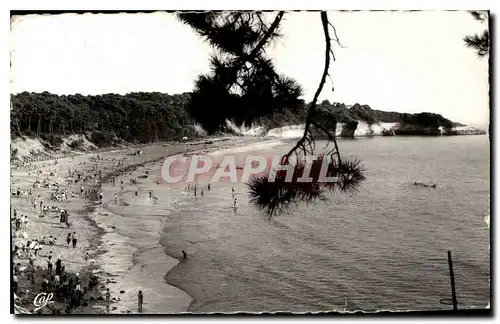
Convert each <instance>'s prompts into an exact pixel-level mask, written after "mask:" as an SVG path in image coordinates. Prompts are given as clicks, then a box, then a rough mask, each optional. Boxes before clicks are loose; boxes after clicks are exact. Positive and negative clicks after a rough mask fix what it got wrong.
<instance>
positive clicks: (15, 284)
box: [12, 273, 17, 294]
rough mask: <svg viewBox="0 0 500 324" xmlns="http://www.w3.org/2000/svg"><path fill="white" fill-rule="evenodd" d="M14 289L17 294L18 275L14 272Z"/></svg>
mask: <svg viewBox="0 0 500 324" xmlns="http://www.w3.org/2000/svg"><path fill="white" fill-rule="evenodd" d="M12 290H13V291H14V293H15V294H17V276H16V274H15V273H14V276H13V277H12Z"/></svg>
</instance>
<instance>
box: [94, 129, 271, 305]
mask: <svg viewBox="0 0 500 324" xmlns="http://www.w3.org/2000/svg"><path fill="white" fill-rule="evenodd" d="M266 140H271V141H275V140H274V139H264V138H255V137H252V138H246V139H243V140H242V143H240V146H238V147H246V146H252V145H259V143H262V142H266ZM225 142H226V141H225V140H220V141H213V143H210V144H209V145H205V144H206V142H203V141H202V142H200V143H196V144H194V145H193V144H177V145H174V146H173V149H172V147H169V150H168V152H160V153H159V154H158V153H156V152H155V154H151V153H150V154H148V152H145V153H143V156H144V158H142V159H141V158H139V159H140V161H137V162H136V163H130V164H128V165H125V166H124V167H121V168H118V169H116V168H115V169H113V170H110V172H107V173H105V174H103V181H102V183H103V189H105V190H104V201H106V203H103V206H102V208H103V209H102V210H101V211H98V210H97V209H98V208H99V207H98V206H97V207H96V208H95V209H94V212H93V213H89V214H88V217H89V219H90V220H91V221H92V222H93V224H94V225H95V226H96V227H98V228H99V229H100V230H101V231H102V233H103V235H102V237H101V240H102V241H103V242H102V246H103V245H104V244H105V243H104V241H105V236H112V237H113V242H114V243H115V244H118V245H119V244H125V243H123V242H122V243H117V242H118V241H120V242H121V240H120V239H118V237H120V236H122V234H121V233H119V230H120V225H119V224H116V226H112V225H111V228H112V229H110V224H111V223H112V222H113V220H112V217H114V216H119V215H114V211H113V210H112V209H110V208H109V207H108V205H110V204H111V201H112V197H111V196H110V195H109V194H110V192H108V191H109V189H111V188H110V186H109V183H110V181H111V180H112V179H113V178H118V177H122V178H123V177H128V175H129V174H133V173H136V172H137V173H140V172H141V170H144V169H147V168H150V167H152V166H154V165H155V164H156V163H158V162H159V161H161V160H163V159H164V158H166V157H169V156H174V155H179V154H183V153H185V154H196V153H199V152H204V153H211V154H214V153H217V152H219V151H221V152H222V151H224V150H227V149H231V148H234V144H233V145H228V143H225ZM192 146H198V147H192ZM155 147H156V146H155V145H153V146H151V147H149V149H154V148H155ZM145 150H147V148H145ZM115 153H116V152H115ZM124 153H126V152H120V154H121V155H122V154H124ZM154 155H158V156H154ZM114 156H115V157H116V155H114ZM125 189H126V190H125V191H123V192H120V194H119V195H118V197H119V198H118V199H121V196H122V195H123V194H130V192H131V190H128V189H127V188H125ZM101 214H105V215H106V217H102V216H97V215H101ZM96 217H98V218H99V221H97V220H96ZM128 239H130V238H128ZM126 240H127V238H126V239H125V240H124V241H126ZM156 244H157V245H158V246H159V247H161V248H162V254H163V255H164V256H165V257H167V258H170V259H171V261H173V264H171V266H169V267H168V268H166V269H164V271H163V272H162V276H161V277H162V280H165V278H164V277H165V276H166V274H168V273H169V272H170V271H172V269H175V268H176V267H177V266H178V265H179V263H180V262H181V261H180V260H179V259H178V258H176V257H175V256H172V255H171V254H170V253H166V248H165V246H163V245H162V244H161V237H160V239H159V240H157V241H156ZM127 246H128V250H127V252H121V251H118V255H116V254H115V255H114V256H113V255H107V253H108V251H106V252H104V253H102V255H101V258H102V259H103V261H104V262H103V263H106V264H109V263H110V262H111V261H112V260H111V258H112V257H117V258H120V259H121V258H125V259H128V258H129V259H130V262H131V265H130V266H129V267H127V268H128V269H127V270H128V271H131V269H132V268H134V267H137V266H144V265H143V264H139V262H138V261H137V260H136V259H135V258H136V254H138V253H142V252H143V251H142V250H143V249H144V248H145V247H137V246H133V245H130V243H128V244H127ZM101 248H104V247H101ZM124 254H126V255H128V257H127V256H126V255H124ZM115 259H116V258H115ZM123 262H125V261H123ZM164 262H165V264H170V262H169V261H168V260H164ZM111 267H112V266H110V268H111ZM109 272H110V273H111V274H112V275H113V277H114V278H115V280H116V281H120V280H119V279H118V278H116V277H126V276H127V274H116V273H114V272H113V271H112V270H110V271H109ZM125 281H126V280H124V282H120V283H117V284H116V285H110V286H116V287H117V288H116V289H114V290H115V291H116V290H118V289H120V291H125V294H124V295H120V296H122V298H123V299H122V300H123V301H125V299H127V300H126V302H128V304H129V305H131V303H132V297H130V295H129V294H130V293H129V290H130V289H129V287H128V286H127V287H128V288H127V289H125V288H124V287H123V286H120V285H123V284H126V282H125ZM164 282H165V284H166V285H167V286H170V287H174V288H175V289H177V290H179V291H181V292H182V293H183V294H185V295H186V296H187V297H188V298H189V301H188V302H187V305H186V306H185V307H184V309H183V311H182V312H189V307H190V305H191V303H192V302H193V300H194V298H193V296H191V295H190V294H189V293H188V292H187V291H185V290H184V289H181V288H180V287H178V286H177V285H175V284H171V283H170V282H168V281H166V280H165V281H164ZM120 287H121V288H120ZM180 298H182V297H180ZM124 307H125V306H122V307H120V306H117V308H115V309H114V311H115V312H113V311H111V313H118V314H120V313H125V312H126V313H135V312H134V311H132V309H130V307H129V309H124ZM162 313H165V312H164V311H163V312H162Z"/></svg>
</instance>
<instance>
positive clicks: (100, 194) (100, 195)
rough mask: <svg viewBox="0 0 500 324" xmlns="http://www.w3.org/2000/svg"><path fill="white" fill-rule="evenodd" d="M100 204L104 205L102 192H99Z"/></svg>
mask: <svg viewBox="0 0 500 324" xmlns="http://www.w3.org/2000/svg"><path fill="white" fill-rule="evenodd" d="M99 204H101V205H102V191H101V192H99Z"/></svg>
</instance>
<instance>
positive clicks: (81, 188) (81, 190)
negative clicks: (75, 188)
mask: <svg viewBox="0 0 500 324" xmlns="http://www.w3.org/2000/svg"><path fill="white" fill-rule="evenodd" d="M80 196H83V186H80Z"/></svg>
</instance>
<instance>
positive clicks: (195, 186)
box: [194, 186, 196, 197]
mask: <svg viewBox="0 0 500 324" xmlns="http://www.w3.org/2000/svg"><path fill="white" fill-rule="evenodd" d="M194 196H195V197H196V186H194Z"/></svg>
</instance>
